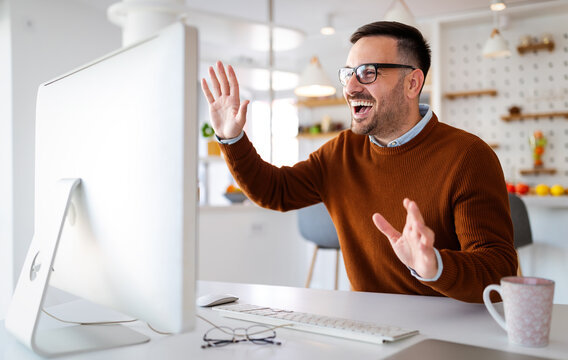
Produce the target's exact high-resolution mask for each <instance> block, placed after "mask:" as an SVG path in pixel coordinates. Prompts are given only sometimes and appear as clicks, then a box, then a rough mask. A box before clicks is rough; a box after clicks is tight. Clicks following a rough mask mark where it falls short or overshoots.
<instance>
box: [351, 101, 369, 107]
mask: <svg viewBox="0 0 568 360" xmlns="http://www.w3.org/2000/svg"><path fill="white" fill-rule="evenodd" d="M351 106H373V102H372V101H369V100H351Z"/></svg>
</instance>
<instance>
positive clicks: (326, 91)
mask: <svg viewBox="0 0 568 360" xmlns="http://www.w3.org/2000/svg"><path fill="white" fill-rule="evenodd" d="M335 91H336V90H335V87H334V86H333V85H332V83H331V81H330V80H329V78H328V77H327V75H326V74H325V72H324V71H323V69H322V68H321V65H320V62H319V60H318V58H317V57H316V56H314V57H312V59H311V60H310V63H309V64H308V66H306V68H305V69H304V71H303V72H302V74H301V75H300V80H299V82H298V87H296V89H294V94H296V95H297V96H305V97H323V96H330V95H334V94H335Z"/></svg>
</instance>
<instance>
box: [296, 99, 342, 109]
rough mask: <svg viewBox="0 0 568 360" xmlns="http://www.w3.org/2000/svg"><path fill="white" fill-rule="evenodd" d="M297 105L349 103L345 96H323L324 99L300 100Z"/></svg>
mask: <svg viewBox="0 0 568 360" xmlns="http://www.w3.org/2000/svg"><path fill="white" fill-rule="evenodd" d="M296 105H298V106H303V107H318V106H337V105H347V103H346V102H345V99H344V98H340V97H334V98H323V99H310V100H298V102H297V103H296Z"/></svg>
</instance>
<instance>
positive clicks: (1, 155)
mask: <svg viewBox="0 0 568 360" xmlns="http://www.w3.org/2000/svg"><path fill="white" fill-rule="evenodd" d="M11 53H12V52H11V49H10V18H9V16H8V0H0V54H2V55H1V56H0V317H2V314H3V309H5V308H6V306H7V304H8V302H9V301H10V293H11V291H12V286H13V281H12V279H13V270H14V269H13V257H12V254H13V250H12V241H11V239H12V121H11V119H12V94H11V84H12V71H11V70H12V69H11V58H12V56H11Z"/></svg>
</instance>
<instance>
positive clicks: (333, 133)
mask: <svg viewBox="0 0 568 360" xmlns="http://www.w3.org/2000/svg"><path fill="white" fill-rule="evenodd" d="M342 131H343V130H342ZM340 132H341V131H329V132H325V133H319V134H310V133H301V134H298V136H297V138H298V139H323V138H332V137H335V136H337V135H338V134H339V133H340Z"/></svg>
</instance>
